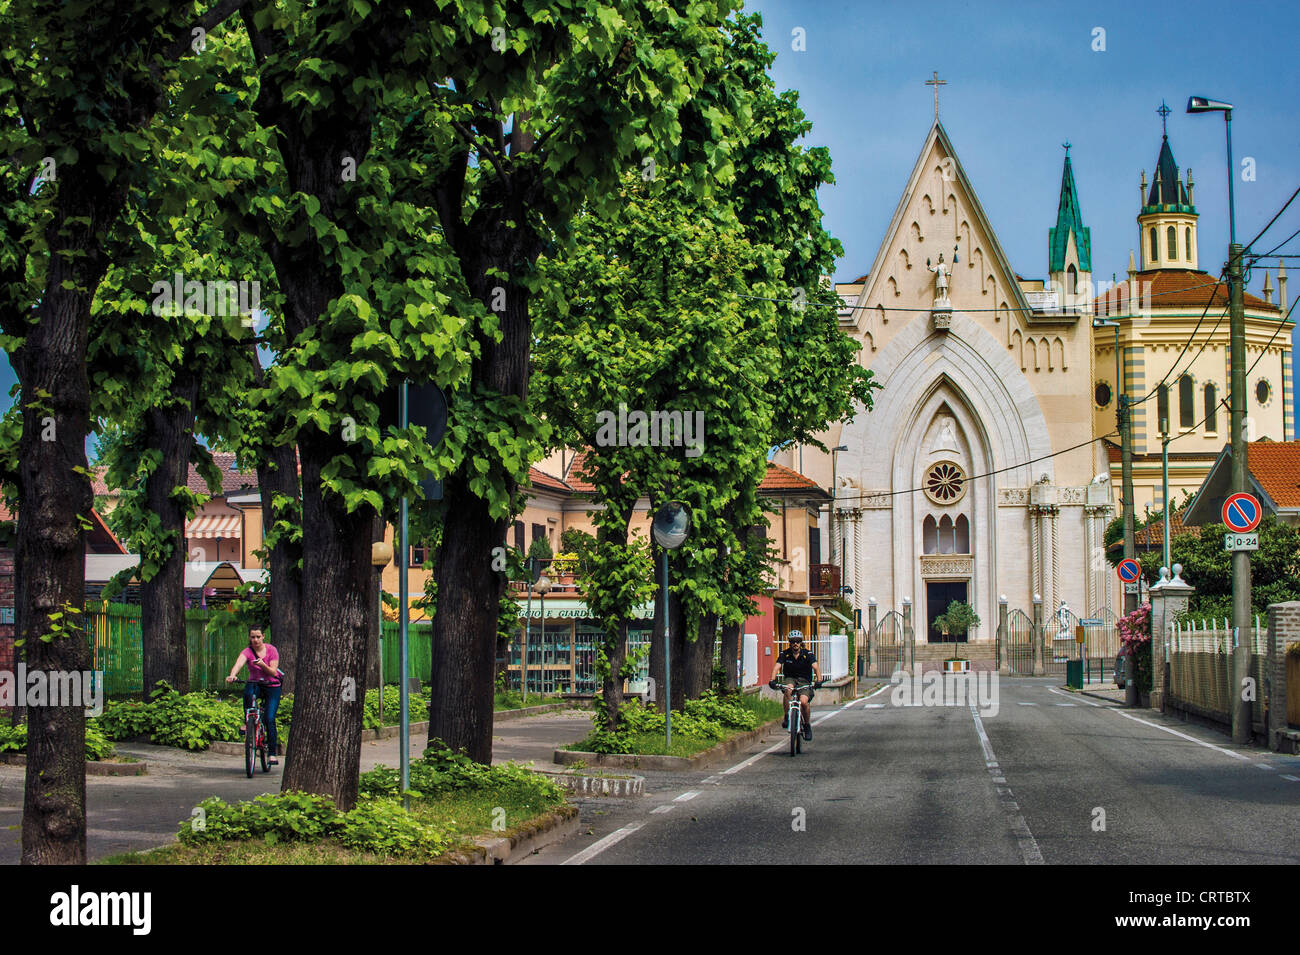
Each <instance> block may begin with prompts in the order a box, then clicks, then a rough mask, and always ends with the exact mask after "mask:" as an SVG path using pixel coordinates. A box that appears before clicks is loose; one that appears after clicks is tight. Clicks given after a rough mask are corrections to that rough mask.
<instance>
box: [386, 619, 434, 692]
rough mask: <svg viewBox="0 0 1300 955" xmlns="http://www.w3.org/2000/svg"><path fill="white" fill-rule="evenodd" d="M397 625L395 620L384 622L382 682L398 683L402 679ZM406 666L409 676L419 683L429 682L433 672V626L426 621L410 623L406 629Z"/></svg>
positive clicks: (399, 636) (399, 638) (399, 635)
mask: <svg viewBox="0 0 1300 955" xmlns="http://www.w3.org/2000/svg"><path fill="white" fill-rule="evenodd" d="M399 629H400V627H399V624H398V622H397V621H396V620H385V621H384V633H383V637H384V642H383V664H384V682H385V683H400V682H401V678H402V646H401V633H400V632H399ZM406 641H407V647H408V649H407V656H408V660H407V665H408V666H409V667H410V669H411V676H413V677H419V678H420V682H421V683H428V682H429V674H430V673H432V672H433V624H432V623H429V622H428V621H422V622H420V623H412V624H410V625H409V627H408V629H407V638H406Z"/></svg>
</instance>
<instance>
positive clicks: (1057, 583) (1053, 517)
mask: <svg viewBox="0 0 1300 955" xmlns="http://www.w3.org/2000/svg"><path fill="white" fill-rule="evenodd" d="M1060 512H1061V509H1060V508H1059V507H1057V506H1056V505H1052V506H1051V507H1049V508H1048V509H1047V515H1048V519H1049V520H1050V521H1051V525H1052V556H1051V568H1052V602H1051V603H1050V604H1049V606H1051V607H1056V605H1057V604H1058V603H1060V600H1061V580H1060V575H1059V573H1058V565H1059V562H1058V561H1057V551H1058V547H1057V535H1056V524H1057V517H1058V515H1059V514H1060Z"/></svg>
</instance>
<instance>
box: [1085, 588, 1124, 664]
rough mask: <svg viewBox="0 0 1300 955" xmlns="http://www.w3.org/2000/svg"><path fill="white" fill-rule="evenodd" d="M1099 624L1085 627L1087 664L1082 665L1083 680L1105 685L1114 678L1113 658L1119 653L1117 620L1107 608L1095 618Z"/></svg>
mask: <svg viewBox="0 0 1300 955" xmlns="http://www.w3.org/2000/svg"><path fill="white" fill-rule="evenodd" d="M1094 619H1096V620H1100V621H1101V623H1100V624H1093V625H1092V626H1089V627H1085V629H1084V632H1085V633H1086V634H1087V635H1088V642H1087V643H1086V644H1085V646H1086V647H1087V661H1088V662H1087V663H1086V664H1085V665H1084V678H1085V679H1086V680H1087V681H1088V682H1089V683H1106V682H1108V680H1107V677H1109V678H1110V680H1113V679H1114V678H1115V656H1116V654H1118V653H1119V627H1118V626H1116V624H1117V623H1118V621H1119V618H1118V617H1117V616H1116V615H1115V612H1114V611H1113V610H1111V609H1110V608H1109V607H1107V608H1104V609H1103V610H1102V611H1101V613H1099V614H1097V615H1096V616H1095V618H1094Z"/></svg>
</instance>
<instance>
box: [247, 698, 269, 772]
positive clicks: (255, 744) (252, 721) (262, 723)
mask: <svg viewBox="0 0 1300 955" xmlns="http://www.w3.org/2000/svg"><path fill="white" fill-rule="evenodd" d="M241 682H242V683H244V684H245V685H248V684H253V685H254V686H269V684H268V683H267V682H266V681H265V680H242V681H241ZM254 757H257V758H259V759H260V760H261V763H262V772H264V773H269V772H270V771H271V763H270V754H269V753H268V752H267V739H266V718H265V716H264V715H263V706H262V694H260V693H258V694H256V698H255V699H254V701H253V705H252V706H250V707H248V709H246V710H245V711H244V768H245V770H246V771H247V772H248V778H249V779H252V778H253V762H254Z"/></svg>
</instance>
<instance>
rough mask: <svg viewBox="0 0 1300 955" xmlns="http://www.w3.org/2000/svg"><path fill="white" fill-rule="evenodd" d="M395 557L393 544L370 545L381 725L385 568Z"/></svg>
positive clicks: (382, 706) (378, 542)
mask: <svg viewBox="0 0 1300 955" xmlns="http://www.w3.org/2000/svg"><path fill="white" fill-rule="evenodd" d="M392 559H393V545H392V544H390V543H388V542H387V541H375V542H374V543H372V544H371V545H370V566H371V567H373V568H375V585H376V591H377V596H378V600H377V601H376V604H377V605H376V607H375V613H376V615H377V617H378V620H377V623H376V625H377V626H378V628H379V629H378V631H377V632H376V633H375V642H376V643H377V644H378V646H379V725H380V726H383V725H384V568H385V567H387V566H388V563H389V561H391V560H392Z"/></svg>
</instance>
